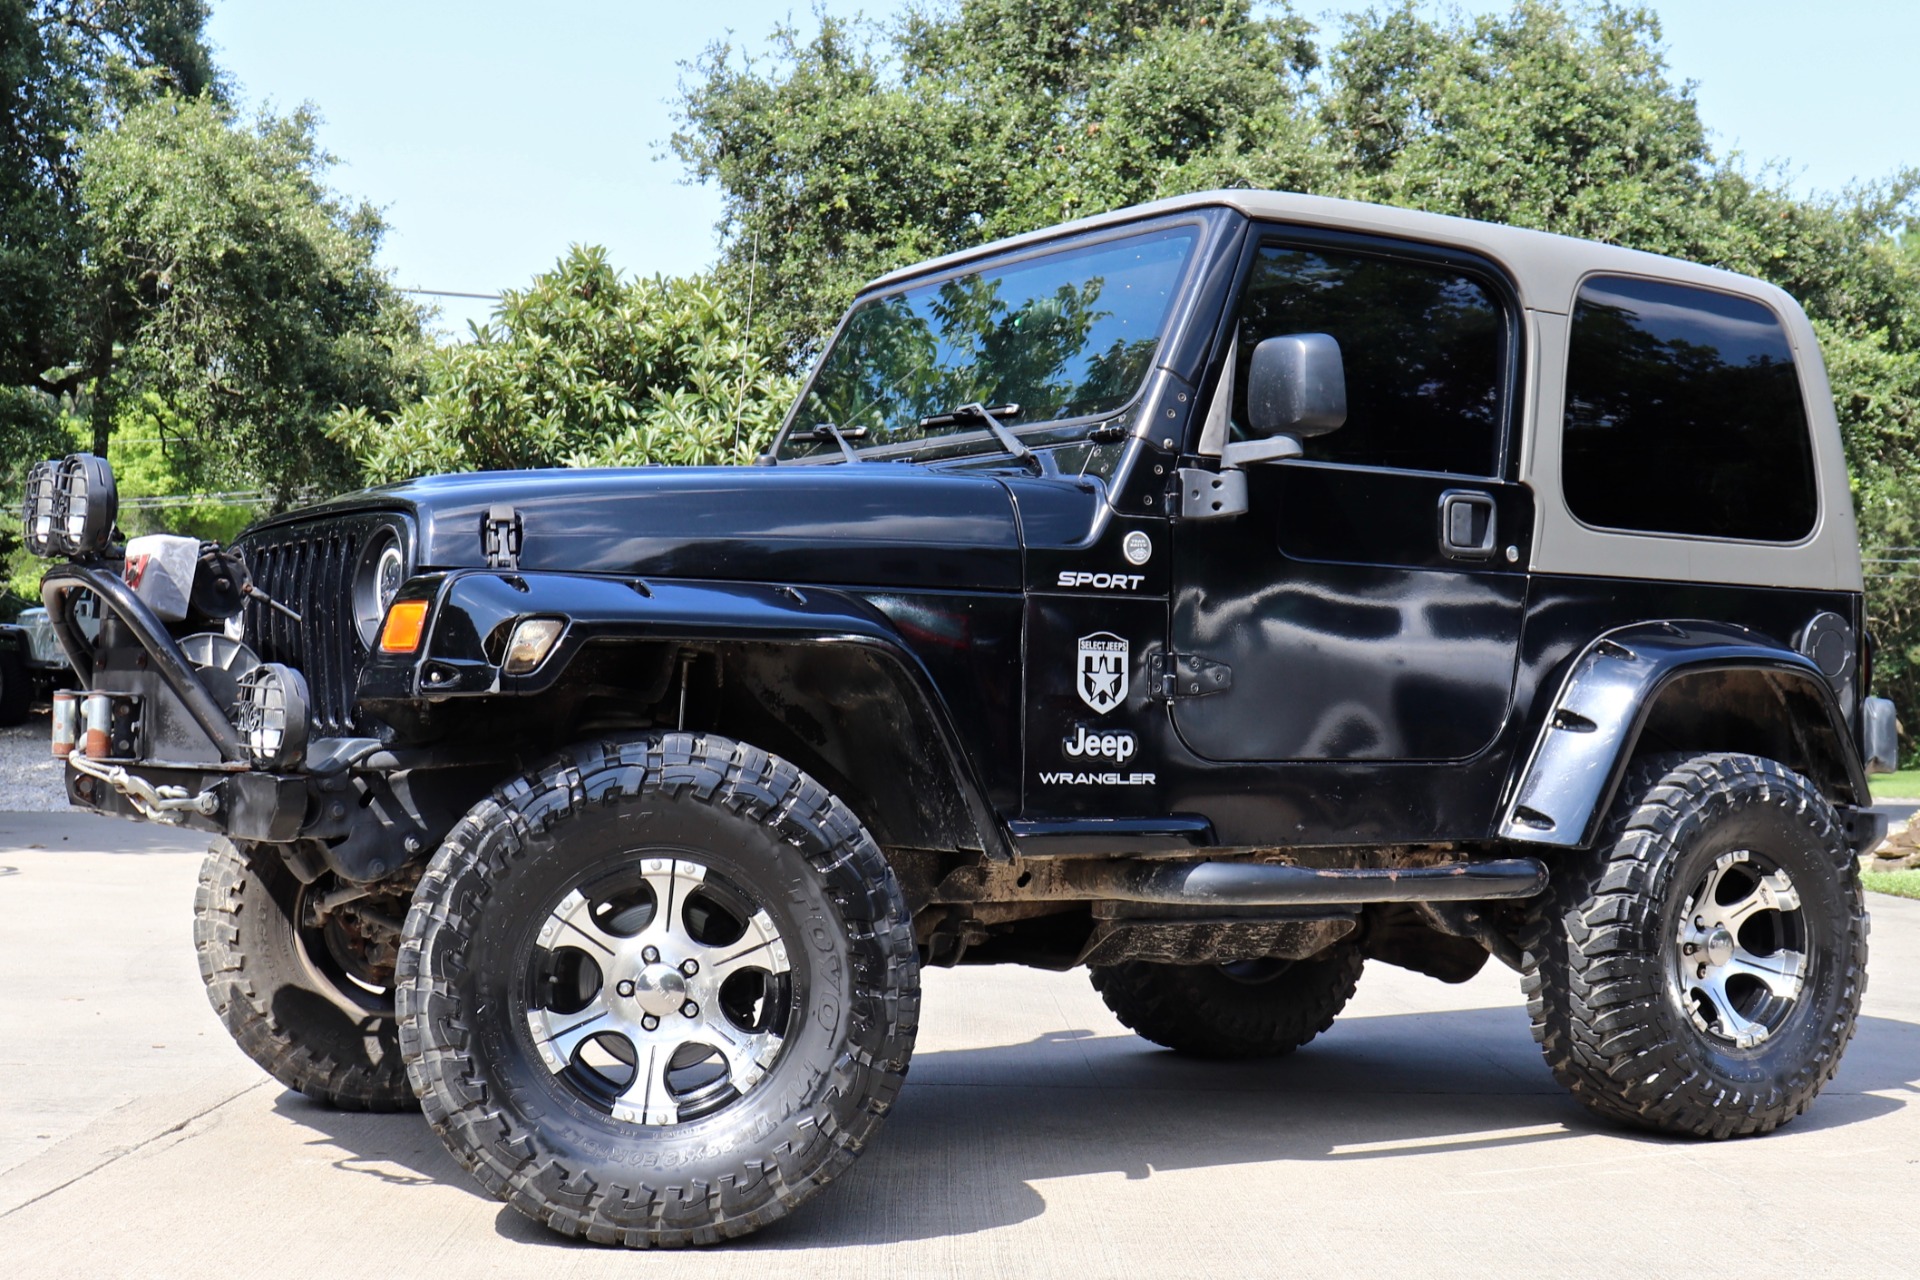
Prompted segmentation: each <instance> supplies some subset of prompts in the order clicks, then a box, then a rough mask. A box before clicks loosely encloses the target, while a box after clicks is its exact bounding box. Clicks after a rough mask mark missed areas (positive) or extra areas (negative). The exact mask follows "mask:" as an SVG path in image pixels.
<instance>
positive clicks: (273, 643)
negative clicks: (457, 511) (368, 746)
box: [240, 524, 366, 737]
mask: <svg viewBox="0 0 1920 1280" xmlns="http://www.w3.org/2000/svg"><path fill="white" fill-rule="evenodd" d="M364 534H365V531H364V530H363V529H359V528H354V527H343V526H341V525H334V524H330V525H291V526H287V527H283V528H269V529H261V530H257V531H255V532H253V533H251V534H249V535H248V536H247V537H246V538H245V539H244V540H243V541H242V542H241V543H240V550H241V551H242V552H243V553H244V554H245V556H246V559H247V568H248V569H249V570H250V571H251V572H252V574H253V584H254V586H256V587H258V588H259V589H260V590H261V591H264V592H266V593H267V595H269V596H271V597H273V598H274V599H275V600H278V601H279V602H280V603H281V604H284V605H286V606H287V607H288V608H289V609H292V610H293V611H294V612H295V613H297V614H299V615H300V621H299V622H298V623H296V622H294V620H293V619H292V618H289V617H287V615H286V614H284V613H281V612H280V611H279V610H277V609H273V608H270V607H269V606H267V605H266V604H264V603H262V602H261V601H260V600H258V599H249V600H248V601H247V603H246V607H245V612H244V613H243V615H242V618H243V621H244V623H245V626H246V639H247V644H248V645H250V646H251V647H252V649H253V651H254V652H255V653H257V654H259V655H260V660H261V661H262V662H284V663H286V664H287V665H288V666H290V667H293V668H294V669H295V670H297V671H299V672H300V674H301V675H303V676H305V677H306V678H307V690H308V694H309V696H310V697H311V698H312V699H313V704H312V706H311V708H310V709H309V714H310V716H311V720H310V724H311V726H312V731H313V733H314V734H315V735H316V736H322V737H338V736H341V735H346V734H351V733H352V732H353V692H354V686H355V685H356V684H357V683H358V682H359V679H360V665H361V663H362V662H363V661H364V660H365V658H366V651H365V648H364V646H363V645H362V644H361V642H360V637H359V635H358V633H357V632H356V630H355V628H354V622H353V571H354V563H355V559H354V558H355V555H356V553H357V552H358V551H359V548H360V543H361V540H362V538H363V536H364Z"/></svg>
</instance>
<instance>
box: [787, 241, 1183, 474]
mask: <svg viewBox="0 0 1920 1280" xmlns="http://www.w3.org/2000/svg"><path fill="white" fill-rule="evenodd" d="M1197 235H1198V232H1197V231H1196V229H1195V228H1193V227H1191V226H1180V227H1173V228H1170V229H1167V230H1162V231H1152V232H1147V233H1145V234H1142V235H1136V236H1129V237H1127V238H1125V239H1121V240H1107V241H1103V242H1101V243H1099V244H1094V245H1088V246H1086V247H1085V248H1079V249H1066V250H1062V251H1060V252H1058V253H1049V254H1044V255H1041V256H1038V257H1033V258H1025V259H1022V260H1020V261H1018V262H1013V263H1009V264H1007V265H1005V266H1000V267H989V268H987V269H985V270H981V271H976V272H973V273H971V274H968V275H963V276H956V277H953V278H950V279H946V280H941V281H937V282H933V283H929V284H924V285H917V286H914V287H912V288H909V289H905V290H903V291H901V292H899V293H893V294H887V295H886V296H884V297H879V298H874V299H872V300H870V301H867V302H863V303H861V304H860V305H859V306H858V307H856V308H855V309H854V311H853V314H852V315H850V316H849V317H847V322H846V325H845V326H844V327H843V328H842V329H841V331H840V336H839V339H838V340H837V341H835V343H834V344H833V347H832V349H831V350H829V351H828V352H827V355H826V358H825V359H824V360H823V361H821V364H820V371H819V373H818V374H817V375H816V376H815V378H814V380H813V385H812V386H811V387H810V388H808V390H807V395H806V398H805V399H804V400H802V401H801V402H800V407H799V410H798V411H797V412H796V414H795V415H794V418H793V429H792V431H791V432H790V433H789V434H788V436H787V438H786V440H785V441H784V442H783V443H782V445H781V448H780V456H781V457H782V458H805V457H811V456H813V455H815V454H818V453H823V452H824V453H836V454H837V453H838V452H839V451H840V446H839V445H838V444H837V443H836V442H835V441H834V439H833V437H832V435H831V433H829V432H827V431H825V430H816V428H817V426H818V424H820V423H827V422H830V423H832V424H834V426H836V427H838V428H839V429H840V431H841V433H842V434H843V435H846V436H847V437H849V439H850V441H851V443H852V444H853V445H855V446H856V447H859V448H871V447H873V446H875V445H890V444H900V443H902V442H907V441H913V440H921V439H926V438H929V437H933V436H942V435H954V434H960V433H964V432H978V431H980V430H981V423H980V421H979V420H978V418H977V417H969V416H967V415H961V416H960V417H959V419H958V420H948V421H942V422H939V423H936V424H934V425H931V426H926V427H923V426H922V425H921V420H922V419H923V418H933V417H938V416H940V415H951V414H952V412H953V410H955V409H957V408H959V407H960V406H961V405H964V404H968V403H977V404H983V405H987V406H990V407H992V408H993V409H995V410H996V411H997V412H998V414H999V416H1000V417H1001V418H1002V420H1003V421H1006V422H1009V423H1011V424H1012V425H1014V426H1016V427H1025V426H1034V425H1038V424H1040V423H1044V422H1049V421H1059V420H1061V419H1066V418H1081V417H1087V416H1091V415H1097V414H1103V413H1109V412H1111V411H1113V410H1115V409H1118V408H1120V407H1121V406H1122V405H1124V404H1126V403H1127V401H1129V400H1131V399H1132V398H1133V394H1134V392H1135V391H1136V390H1137V389H1138V388H1139V386H1140V382H1141V380H1142V379H1143V378H1144V377H1145V376H1146V373H1147V367H1148V365H1149V364H1150V363H1151V362H1152V360H1153V353H1154V349H1155V347H1156V346H1158V344H1159V341H1160V333H1161V330H1162V329H1163V328H1164V327H1165V325H1166V322H1167V313H1168V312H1169V311H1170V310H1171V309H1172V306H1173V294H1174V289H1175V288H1176V286H1177V285H1178V284H1179V282H1180V275H1181V270H1182V268H1183V267H1184V266H1185V265H1186V261H1187V256H1188V254H1189V253H1190V252H1191V251H1192V248H1193V243H1194V240H1195V238H1196V236H1197ZM1012 405H1018V406H1019V411H1018V413H1014V412H1012V411H1011V410H1010V409H1003V408H1002V406H1012Z"/></svg>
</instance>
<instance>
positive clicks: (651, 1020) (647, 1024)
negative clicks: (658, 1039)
mask: <svg viewBox="0 0 1920 1280" xmlns="http://www.w3.org/2000/svg"><path fill="white" fill-rule="evenodd" d="M640 1025H641V1026H642V1027H644V1028H646V1029H647V1030H648V1031H658V1030H659V1029H660V1019H658V1018H656V1017H654V1016H653V1015H652V1014H648V1015H647V1016H646V1017H644V1018H642V1019H640Z"/></svg>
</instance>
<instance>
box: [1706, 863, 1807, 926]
mask: <svg viewBox="0 0 1920 1280" xmlns="http://www.w3.org/2000/svg"><path fill="white" fill-rule="evenodd" d="M1799 909H1800V894H1799V891H1798V890H1796V889H1795V888H1794V887H1793V881H1792V880H1789V879H1788V878H1787V875H1786V873H1785V872H1783V871H1776V872H1774V873H1773V874H1772V875H1770V876H1762V877H1761V878H1760V879H1759V880H1757V881H1755V882H1754V886H1753V889H1752V890H1751V891H1750V892H1749V893H1748V894H1747V896H1746V897H1744V898H1742V899H1740V900H1739V901H1738V902H1735V903H1731V904H1729V905H1727V906H1724V907H1719V909H1718V910H1719V918H1718V919H1717V921H1715V923H1718V924H1721V925H1724V926H1725V927H1726V929H1727V932H1729V933H1731V934H1734V935H1735V936H1736V937H1737V936H1738V935H1739V933H1740V926H1741V925H1743V924H1745V923H1746V922H1747V921H1748V920H1749V919H1751V918H1752V917H1754V916H1756V915H1758V914H1759V913H1760V912H1762V911H1781V912H1788V911H1798V910H1799Z"/></svg>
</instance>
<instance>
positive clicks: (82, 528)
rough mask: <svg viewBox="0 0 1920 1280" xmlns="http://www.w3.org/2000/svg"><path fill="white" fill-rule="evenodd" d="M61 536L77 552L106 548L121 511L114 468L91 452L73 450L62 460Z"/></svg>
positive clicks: (76, 553) (80, 553) (83, 553)
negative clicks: (74, 451)
mask: <svg viewBox="0 0 1920 1280" xmlns="http://www.w3.org/2000/svg"><path fill="white" fill-rule="evenodd" d="M59 505H60V536H61V539H62V540H63V541H64V542H65V544H66V549H67V551H68V552H69V553H70V554H73V555H89V554H92V553H94V552H99V551H105V550H106V549H107V543H108V542H110V541H112V539H113V522H114V519H115V518H116V517H117V516H118V515H119V514H120V493H119V490H118V487H117V486H116V485H115V484H114V482H113V468H112V467H110V466H108V465H107V460H106V459H105V458H98V457H95V456H94V455H93V454H91V453H75V454H69V455H68V457H67V460H66V461H65V462H63V463H61V464H60V504H59Z"/></svg>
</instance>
